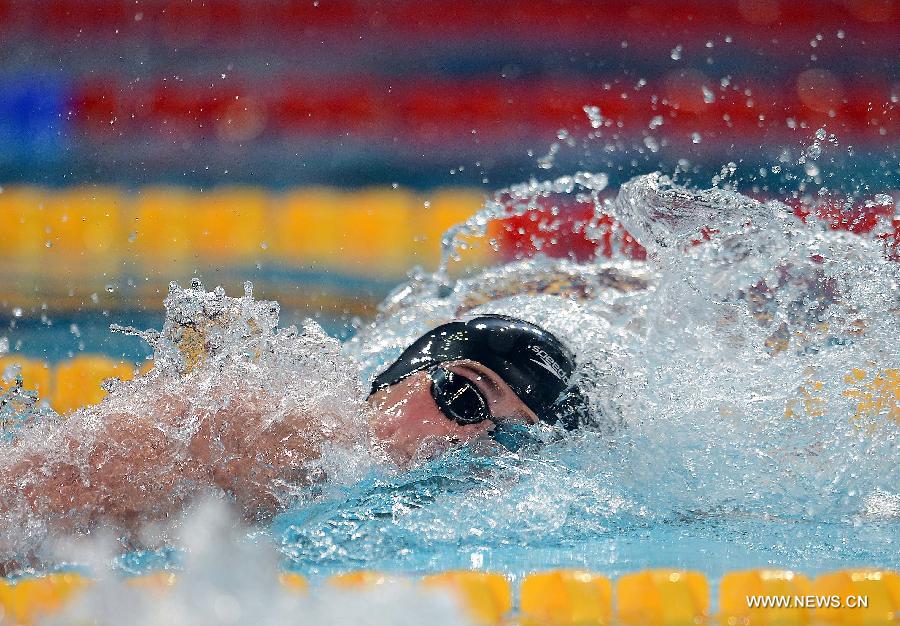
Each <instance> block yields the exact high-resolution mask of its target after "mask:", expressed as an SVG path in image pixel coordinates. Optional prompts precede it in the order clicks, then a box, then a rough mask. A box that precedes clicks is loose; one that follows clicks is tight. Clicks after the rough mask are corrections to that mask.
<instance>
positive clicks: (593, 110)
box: [583, 105, 603, 128]
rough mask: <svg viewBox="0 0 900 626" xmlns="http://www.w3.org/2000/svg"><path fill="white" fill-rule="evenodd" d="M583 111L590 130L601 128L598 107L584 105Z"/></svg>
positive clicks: (601, 122) (601, 119)
mask: <svg viewBox="0 0 900 626" xmlns="http://www.w3.org/2000/svg"><path fill="white" fill-rule="evenodd" d="M583 110H584V112H585V113H586V114H587V116H588V120H590V122H591V128H600V127H601V126H603V115H602V114H601V113H600V107H598V106H591V105H585V106H584V107H583Z"/></svg>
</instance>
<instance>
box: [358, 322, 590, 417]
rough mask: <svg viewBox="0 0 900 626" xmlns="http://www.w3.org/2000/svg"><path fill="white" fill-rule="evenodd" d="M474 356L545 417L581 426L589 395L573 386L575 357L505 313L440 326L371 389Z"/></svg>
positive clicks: (551, 338)
mask: <svg viewBox="0 0 900 626" xmlns="http://www.w3.org/2000/svg"><path fill="white" fill-rule="evenodd" d="M462 359H470V360H472V361H477V362H479V363H481V364H483V365H485V366H487V367H489V368H490V369H492V370H494V371H495V372H497V375H499V376H500V378H502V379H503V380H504V381H505V382H506V384H508V385H509V386H510V388H511V389H512V390H513V391H514V392H515V393H516V395H517V396H519V398H520V399H521V400H522V402H524V403H525V406H527V407H528V408H529V409H531V410H532V411H533V412H534V414H535V415H537V416H538V417H539V418H540V419H541V420H542V421H544V422H547V423H549V424H555V423H557V422H559V423H560V424H561V425H562V426H563V427H564V428H566V429H568V430H572V429H574V428H577V427H578V426H579V424H580V422H581V420H582V417H584V416H586V415H587V401H586V400H585V398H584V396H583V395H582V393H581V392H580V391H579V390H578V389H576V388H574V387H571V386H570V383H571V378H572V373H573V372H574V371H575V357H574V355H573V354H572V353H571V352H570V351H569V350H568V349H567V348H566V347H565V346H564V345H562V343H560V341H559V340H558V339H557V338H556V337H554V336H553V335H552V334H550V333H549V332H547V331H546V330H544V329H543V328H541V327H540V326H536V325H534V324H531V323H529V322H525V321H523V320H520V319H516V318H514V317H507V316H505V315H480V316H478V317H475V318H472V319H470V320H467V321H455V322H449V323H447V324H443V325H441V326H438V327H437V328H435V329H434V330H431V331H429V332H427V333H425V334H424V335H422V336H421V337H419V338H418V339H417V340H416V341H415V342H414V343H413V344H412V345H411V346H409V347H408V348H407V349H406V350H404V351H403V354H401V355H400V358H398V359H397V360H396V361H394V363H393V364H392V365H391V366H390V367H388V368H387V369H386V370H384V371H383V372H381V374H379V375H378V376H376V377H375V380H374V381H373V383H372V392H371V393H375V392H376V391H378V390H379V389H383V388H384V387H387V386H389V385H393V384H394V383H397V382H399V381H400V380H403V379H404V378H406V377H407V376H409V375H410V374H413V373H415V372H419V371H422V370H426V369H429V368H431V367H432V366H434V365H437V364H439V363H445V362H447V361H457V360H462Z"/></svg>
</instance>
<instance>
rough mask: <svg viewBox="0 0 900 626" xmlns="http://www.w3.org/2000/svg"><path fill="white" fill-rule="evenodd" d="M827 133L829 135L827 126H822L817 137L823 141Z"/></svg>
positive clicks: (817, 132)
mask: <svg viewBox="0 0 900 626" xmlns="http://www.w3.org/2000/svg"><path fill="white" fill-rule="evenodd" d="M827 135H828V133H826V132H825V128H820V129H819V130H817V131H816V139H818V140H819V141H822V140H823V139H825V137H826V136H827Z"/></svg>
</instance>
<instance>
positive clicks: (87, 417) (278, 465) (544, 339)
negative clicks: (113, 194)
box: [0, 315, 588, 569]
mask: <svg viewBox="0 0 900 626" xmlns="http://www.w3.org/2000/svg"><path fill="white" fill-rule="evenodd" d="M575 366H576V363H575V358H574V356H573V354H572V353H571V351H570V350H569V349H567V348H566V347H565V346H564V345H563V344H562V343H561V342H560V341H559V340H558V339H557V338H556V337H554V336H553V335H552V334H550V333H549V332H547V331H546V330H544V329H542V328H540V327H539V326H536V325H534V324H531V323H528V322H525V321H522V320H518V319H515V318H511V317H506V316H500V315H481V316H478V317H473V318H469V319H467V320H462V321H451V322H449V323H446V324H444V325H441V326H438V327H437V328H435V329H433V330H431V331H429V332H427V333H426V334H424V335H423V336H422V337H420V338H419V339H417V340H416V341H415V342H414V343H413V344H412V345H410V346H409V347H408V348H407V349H406V350H405V351H404V352H403V353H402V354H401V355H400V357H399V358H398V359H397V360H396V361H395V362H393V363H392V364H391V365H390V366H388V367H387V368H386V369H384V370H383V371H382V372H381V373H379V374H378V375H377V376H376V377H375V379H374V381H373V383H372V386H371V391H370V393H369V396H368V398H367V402H368V405H369V407H370V409H369V410H368V411H366V412H367V413H369V414H370V416H371V418H370V419H371V424H370V429H369V432H370V433H371V441H369V442H368V445H370V446H371V448H372V449H373V450H374V451H376V452H380V453H382V454H383V456H386V457H387V458H388V459H389V460H391V461H392V462H393V463H395V464H396V465H397V466H398V467H400V468H407V467H410V466H411V465H413V464H415V463H417V462H421V461H423V460H427V459H429V458H433V457H434V456H436V455H439V454H441V453H442V452H444V451H446V450H448V449H450V448H452V447H455V446H459V445H463V444H467V443H470V442H474V441H476V440H481V439H493V440H495V441H497V442H499V443H500V444H501V445H503V446H505V447H507V448H511V449H514V448H515V447H516V446H517V445H518V444H517V441H516V433H517V429H519V430H526V429H524V428H523V426H528V425H531V424H536V423H538V422H544V423H547V424H557V425H558V426H560V427H561V428H562V429H565V430H572V429H575V428H577V427H579V425H580V424H581V423H582V422H583V420H584V419H586V416H587V415H588V412H587V403H586V401H585V398H584V396H583V394H582V393H581V392H579V391H578V390H577V389H576V388H574V387H573V386H572V385H571V383H572V378H573V373H574V371H575ZM229 384H231V383H229ZM182 385H183V386H182V387H177V386H174V387H173V386H172V385H171V384H168V385H167V386H160V387H156V388H153V390H152V392H148V390H147V389H146V388H145V389H144V391H143V395H142V396H141V398H127V399H124V398H116V397H115V395H116V394H115V393H114V394H111V395H110V396H109V397H108V398H107V399H106V400H105V401H104V403H103V404H101V405H98V406H97V407H92V408H91V409H87V410H83V411H78V412H76V413H74V414H73V415H71V416H69V417H67V418H66V419H65V420H63V421H62V422H61V423H60V424H59V425H58V427H56V430H47V431H45V432H42V433H41V434H40V435H39V436H38V438H39V440H38V441H37V442H35V441H34V439H35V437H32V441H31V444H30V445H29V446H28V447H27V448H26V447H25V446H19V447H20V449H19V450H16V447H17V446H16V445H15V444H14V445H13V447H12V454H10V455H9V456H8V457H7V459H6V460H4V461H3V463H2V464H0V516H2V517H0V519H2V520H6V522H4V523H8V521H9V520H11V519H13V518H15V517H18V518H20V519H22V520H28V521H29V522H30V523H31V524H33V523H34V520H40V523H39V525H40V524H43V525H52V529H50V528H48V529H46V530H54V531H62V532H82V533H84V532H90V530H91V528H94V527H96V526H97V525H99V524H107V525H111V526H113V527H114V528H116V529H117V530H119V531H121V532H122V534H123V536H125V537H129V538H132V539H134V538H136V537H137V536H138V532H139V530H140V528H141V527H142V525H144V524H146V523H148V522H162V521H165V520H166V519H169V518H170V517H171V516H173V515H177V514H178V513H179V512H180V511H181V510H182V509H183V508H184V507H185V506H186V505H188V504H190V502H191V501H193V500H195V499H196V498H197V497H199V496H201V495H203V494H204V493H208V492H210V491H213V492H216V491H217V492H218V493H223V492H224V493H225V494H227V495H228V496H229V497H230V498H231V499H233V500H234V501H235V503H236V504H237V505H238V506H239V507H240V509H241V510H242V512H243V513H244V515H245V517H246V518H248V519H249V520H251V521H259V520H262V519H265V518H267V517H269V516H271V515H272V514H274V513H276V512H277V511H278V510H279V509H280V508H282V507H283V506H284V505H285V502H284V501H283V500H282V499H280V498H279V496H278V489H277V488H276V487H275V485H285V484H291V485H300V486H302V485H309V484H313V483H315V482H317V481H321V480H323V479H324V478H325V476H324V473H323V472H322V470H321V469H319V470H309V469H306V468H307V467H309V465H308V464H309V463H310V462H311V461H315V460H316V459H317V458H319V457H320V456H321V453H322V448H323V445H324V444H325V443H326V442H339V443H343V444H345V445H352V444H353V443H354V442H352V441H349V440H348V437H349V436H350V435H348V433H346V432H341V429H335V428H327V427H325V426H324V425H323V422H324V421H325V420H323V419H322V416H320V415H316V416H313V415H311V414H306V413H304V412H302V411H301V412H298V411H296V410H294V411H289V412H287V414H285V415H282V416H281V418H280V419H277V420H273V419H271V412H272V411H271V407H272V405H273V404H274V405H275V406H277V405H278V402H279V399H278V398H274V397H272V395H271V392H267V391H266V390H264V389H263V390H261V389H258V388H256V389H254V388H250V387H248V388H246V389H243V388H242V389H238V390H235V389H233V388H229V389H223V388H219V389H216V388H212V389H204V390H202V391H199V392H198V391H197V390H196V389H193V388H191V383H190V382H189V381H187V382H184V383H182ZM148 396H149V397H148ZM216 396H222V397H226V396H227V397H228V398H229V400H228V401H227V402H225V403H222V404H221V405H220V406H218V408H216V409H214V410H213V409H209V408H208V406H207V405H206V404H205V403H202V402H196V399H197V398H205V397H216ZM191 398H194V399H195V403H194V404H193V405H192V403H191V402H192V401H191ZM123 400H124V401H123ZM132 405H136V406H137V407H138V409H136V410H134V412H127V413H126V412H124V411H123V410H122V409H121V407H123V406H132ZM198 405H202V406H198ZM138 411H140V413H138ZM188 424H194V425H195V426H192V427H191V428H192V429H190V428H187V426H186V425H188ZM197 424H199V426H197ZM179 429H181V430H184V431H185V432H186V433H187V434H185V435H184V436H183V437H181V438H179V437H177V436H176V437H173V436H172V433H173V432H176V433H177V432H179ZM87 433H90V435H89V436H88V435H87ZM356 443H358V442H356ZM23 528H24V527H23ZM29 528H31V527H30V526H29ZM29 532H30V531H29ZM26 543H27V542H26ZM2 544H3V539H2V538H0V563H2V562H3V560H4V558H6V559H9V558H11V555H10V552H9V551H10V550H16V548H15V547H14V546H13V545H11V544H10V545H7V546H5V547H4V546H3V545H2ZM0 569H3V568H2V566H0Z"/></svg>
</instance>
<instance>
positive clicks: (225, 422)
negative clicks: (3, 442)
mask: <svg viewBox="0 0 900 626" xmlns="http://www.w3.org/2000/svg"><path fill="white" fill-rule="evenodd" d="M215 393H216V392H215V390H212V391H211V394H212V395H213V396H214V395H215ZM151 395H152V394H151ZM237 395H238V398H239V399H237V400H234V399H233V398H235V395H234V394H231V395H230V397H231V398H232V400H231V401H230V402H229V403H228V404H227V405H226V406H224V407H220V408H218V409H216V410H204V409H200V408H197V407H191V406H188V405H187V404H186V403H185V402H184V401H182V400H180V399H179V397H178V396H177V395H173V394H160V395H159V396H156V397H155V399H154V400H153V401H152V402H150V403H149V404H150V406H148V403H147V402H146V396H144V398H143V400H144V402H141V403H140V404H141V405H142V406H143V409H144V410H143V411H142V413H141V414H140V415H133V414H128V413H121V412H115V411H111V410H110V409H109V405H110V404H111V403H110V402H104V403H102V404H100V405H98V406H97V407H93V408H91V409H88V410H86V411H79V412H76V413H74V414H73V415H71V416H69V417H68V418H67V419H66V421H65V422H64V423H63V425H62V426H61V427H60V430H59V432H55V433H53V436H52V438H51V440H49V441H39V442H35V441H29V440H27V439H26V440H24V441H22V442H20V443H19V445H18V446H17V448H18V450H14V452H17V453H18V454H14V455H13V456H14V457H16V458H14V459H8V460H9V461H10V462H7V463H3V464H2V466H0V495H2V497H0V514H3V515H4V519H9V514H10V513H12V509H13V508H15V509H17V510H18V512H19V513H20V514H24V515H28V516H36V517H38V518H39V519H41V520H42V521H43V522H45V523H48V524H50V525H52V526H53V529H55V530H62V531H71V530H79V529H88V528H90V527H92V526H95V525H96V524H98V523H100V522H103V523H109V524H112V525H114V526H115V527H118V528H120V529H122V530H125V531H129V532H136V531H137V530H138V529H139V528H140V526H141V525H142V524H144V523H147V522H152V521H162V520H165V519H166V518H168V517H170V516H171V515H174V514H177V513H179V512H180V511H181V510H182V509H183V508H184V506H186V505H187V504H189V503H190V502H191V501H192V500H194V499H196V498H197V497H198V496H199V495H200V494H202V493H208V492H210V491H220V492H222V491H224V492H225V493H226V494H227V495H228V496H229V497H230V498H232V499H233V500H234V501H235V502H236V503H237V504H238V505H239V507H240V509H241V510H242V512H243V513H244V515H245V516H246V517H248V518H251V519H255V518H259V517H260V516H267V515H269V514H271V513H273V512H275V511H277V509H278V508H279V505H280V502H279V498H278V490H277V489H276V483H292V484H306V483H309V482H311V481H312V480H314V479H315V476H314V475H312V474H311V473H310V472H307V471H305V470H304V466H305V465H306V464H307V463H308V462H309V461H311V460H314V459H315V458H317V457H318V454H319V449H320V445H321V437H322V433H321V432H318V431H317V429H314V428H312V427H311V425H312V424H313V423H315V422H314V420H311V419H310V418H309V416H307V415H303V414H301V413H298V412H297V411H296V410H294V411H292V412H288V413H286V414H284V415H278V416H276V417H275V418H273V417H272V406H273V403H274V405H275V406H277V402H275V401H274V399H272V398H266V397H263V396H262V395H260V394H254V393H251V392H248V393H247V394H246V395H244V394H237ZM182 433H184V434H182ZM4 492H5V493H4Z"/></svg>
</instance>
